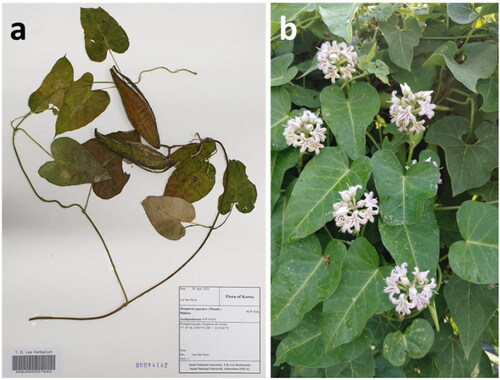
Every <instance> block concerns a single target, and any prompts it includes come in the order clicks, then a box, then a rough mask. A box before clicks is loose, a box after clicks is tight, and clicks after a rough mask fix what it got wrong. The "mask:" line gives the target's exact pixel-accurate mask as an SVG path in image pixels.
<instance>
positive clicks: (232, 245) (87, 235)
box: [2, 4, 266, 377]
mask: <svg viewBox="0 0 500 380" xmlns="http://www.w3.org/2000/svg"><path fill="white" fill-rule="evenodd" d="M84 6H88V5H84ZM90 6H92V7H97V6H98V5H97V4H94V5H90ZM79 8H80V6H79V5H77V4H50V5H49V4H21V5H17V4H6V5H4V8H3V18H4V19H3V24H4V27H5V28H6V30H7V29H8V28H9V26H10V25H12V24H13V23H15V22H22V23H23V24H24V25H25V26H26V40H24V41H14V40H12V39H11V38H10V32H9V33H4V34H3V49H4V50H3V57H4V58H3V70H4V71H3V132H2V138H3V145H2V146H3V155H2V161H3V348H4V350H7V349H16V348H56V349H59V353H60V355H61V357H60V359H61V361H60V363H61V366H60V368H59V374H58V375H59V376H78V377H95V376H98V377H109V376H113V377H172V376H177V375H178V338H179V332H178V287H179V286H185V285H187V286H190V285H200V286H201V285H203V286H260V287H261V288H262V292H261V305H262V309H261V321H262V322H264V321H265V318H264V316H265V315H266V309H265V302H264V300H265V289H264V286H265V247H266V246H265V224H266V223H265V199H266V194H265V192H266V190H265V173H266V169H265V149H266V147H265V125H266V113H265V109H266V105H265V92H266V89H265V53H266V52H265V5H264V4H251V5H244V4H234V5H233V4H217V5H214V4H186V5H183V4H107V5H105V6H104V9H105V10H106V11H107V12H108V13H109V14H110V15H111V16H112V17H114V18H115V19H116V20H117V21H118V23H119V24H120V25H121V26H122V27H123V28H124V30H125V31H126V32H127V35H128V37H129V40H130V47H129V49H128V51H127V52H125V53H124V54H116V53H115V57H116V59H117V61H118V64H119V66H120V69H121V71H122V72H123V73H124V74H126V75H127V76H129V77H130V78H131V79H132V80H134V81H135V80H137V77H138V74H139V72H140V71H141V70H145V69H149V68H153V67H156V66H167V67H169V68H170V69H179V68H188V69H190V70H193V71H196V72H198V75H197V76H193V75H190V74H189V73H185V72H181V73H178V74H170V73H168V72H165V71H161V70H159V71H154V72H151V73H146V74H143V78H142V81H141V83H140V84H139V88H140V89H141V91H142V92H143V93H144V95H145V96H146V98H147V99H148V101H149V103H150V105H151V107H152V109H153V111H154V113H155V115H156V119H157V122H158V128H159V133H160V139H161V142H162V143H163V144H169V145H173V144H185V143H188V142H189V141H190V140H192V139H193V138H194V137H195V133H199V134H200V135H201V136H202V137H212V138H215V139H218V140H220V141H222V142H223V144H224V145H225V147H226V149H227V151H228V154H229V156H230V158H234V159H238V160H240V161H242V162H243V163H244V164H245V165H246V167H247V174H248V176H249V178H250V179H251V181H253V182H254V183H255V185H256V186H257V191H258V198H257V203H256V206H255V209H254V210H253V211H252V212H251V213H250V214H241V213H239V212H238V211H237V210H234V211H233V213H232V215H231V216H230V218H229V220H228V222H227V223H226V224H225V225H224V226H222V228H220V229H218V230H216V231H214V232H213V234H212V236H211V237H210V239H209V240H208V242H207V244H206V246H205V247H204V248H203V250H202V251H201V252H200V253H199V255H198V256H197V257H196V258H195V259H194V260H193V261H192V262H191V263H190V264H189V265H188V266H187V267H186V268H185V269H183V270H182V271H181V272H180V273H179V274H177V275H176V276H175V277H174V278H172V279H171V280H169V281H168V282H167V283H165V284H163V285H162V286H161V287H160V288H157V289H155V290H154V291H152V292H151V293H149V294H148V295H146V296H144V297H143V298H141V299H139V300H137V301H135V302H133V303H132V304H131V305H129V306H128V307H127V308H125V309H124V310H122V311H120V312H118V313H117V314H115V315H113V316H112V317H110V318H107V319H103V320H97V321H85V322H75V321H37V322H36V323H31V322H28V318H30V317H32V316H35V315H53V316H94V315H100V314H103V313H106V312H108V311H111V310H113V309H115V308H116V307H118V306H119V305H121V303H122V302H123V296H122V293H121V291H120V288H119V285H118V283H117V281H116V279H115V276H114V274H113V272H112V268H111V266H110V264H109V262H108V259H107V256H106V253H105V251H104V248H103V246H102V244H101V242H100V241H99V238H98V236H97V235H96V233H95V232H94V231H93V229H92V227H91V226H90V224H89V223H88V221H87V220H86V219H85V217H84V215H82V214H81V213H80V211H79V210H78V209H77V208H72V209H69V210H63V209H62V208H60V207H59V206H57V205H55V204H47V203H43V202H41V201H40V200H38V199H37V198H36V197H35V195H34V194H33V192H32V191H31V189H30V188H29V185H28V183H27V181H26V179H25V178H24V176H23V174H22V172H21V170H20V168H19V166H18V164H17V161H16V160H15V156H14V152H13V150H12V145H11V136H12V130H11V128H10V127H9V123H10V121H11V120H12V119H14V118H15V117H17V116H21V115H24V114H26V113H27V112H28V106H27V104H28V103H27V102H28V98H29V95H30V94H31V93H32V92H33V91H35V90H36V89H37V88H38V87H39V85H40V84H41V82H42V80H43V78H44V77H45V76H46V75H47V74H48V73H49V71H50V69H51V68H52V66H53V65H54V63H55V62H56V61H57V59H59V58H60V57H62V56H64V55H66V57H67V58H68V59H69V60H70V62H71V63H72V65H73V68H74V71H75V80H76V79H78V78H79V77H80V76H81V75H82V74H83V73H85V72H91V73H92V74H93V75H94V80H96V81H111V76H110V74H109V69H110V68H111V66H112V65H113V61H112V60H111V57H110V56H109V54H108V58H107V59H106V61H104V62H102V63H97V62H92V61H91V60H90V59H89V58H88V57H87V55H86V52H85V47H84V39H83V30H82V28H81V26H80V9H79ZM102 87H105V85H95V86H94V89H96V88H102ZM107 91H108V93H109V95H110V97H111V103H110V105H109V106H108V108H107V109H106V111H105V112H104V113H103V114H101V115H100V116H99V117H98V118H96V119H95V120H94V121H93V122H92V123H91V124H89V125H87V126H85V127H83V128H82V129H81V130H79V131H76V132H72V133H71V132H70V133H67V134H64V135H63V136H68V137H71V138H73V139H76V140H77V141H79V142H81V143H83V142H84V141H86V140H88V139H90V138H92V137H93V131H94V129H95V128H97V129H98V130H99V131H100V132H101V133H110V132H114V131H118V130H131V129H132V127H131V125H130V123H129V121H128V119H127V117H126V114H125V111H124V109H123V106H122V104H121V100H120V98H119V95H118V93H117V91H116V89H109V90H107ZM55 120H56V118H55V116H53V115H52V113H51V112H50V111H45V112H44V113H42V114H38V115H33V116H30V117H29V118H28V119H27V120H26V122H25V123H24V124H23V128H25V129H26V130H28V132H29V133H30V134H32V136H33V137H34V138H35V139H37V140H38V141H39V142H41V143H42V144H43V145H44V146H45V147H46V148H49V147H50V143H51V141H52V139H53V137H54V133H55ZM16 139H17V143H18V149H19V153H20V155H21V158H22V160H23V163H24V165H25V167H26V169H27V171H28V174H29V175H30V177H31V179H32V181H33V183H34V185H35V187H36V189H37V190H38V191H39V193H40V194H41V195H42V196H44V197H45V198H47V199H59V200H61V201H62V202H63V203H73V202H78V203H81V204H83V203H84V202H85V198H86V194H87V191H88V185H80V186H72V187H67V188H63V187H57V186H54V185H51V184H50V183H48V182H47V181H45V180H44V179H42V178H41V177H39V175H38V173H37V170H38V168H39V167H40V166H41V165H42V164H43V163H45V162H46V161H49V160H50V158H49V157H48V156H47V155H46V154H45V153H43V152H42V151H41V150H40V149H39V148H38V147H36V146H35V145H34V144H33V143H31V142H30V141H29V140H28V139H27V138H26V137H25V136H24V135H23V134H22V133H19V134H18V135H17V138H16ZM213 163H214V165H215V166H216V169H217V171H218V172H217V184H216V186H215V187H214V189H213V190H212V192H211V194H210V195H209V196H208V197H207V198H205V199H203V200H202V201H199V202H196V203H195V204H194V206H195V208H196V212H197V218H196V219H195V221H196V222H198V223H202V224H207V225H209V224H211V222H212V220H213V217H214V216H215V212H216V207H217V206H216V204H217V198H218V196H219V194H220V193H221V192H222V185H221V182H222V174H223V170H224V168H225V165H224V161H223V159H222V154H219V155H217V158H214V161H213ZM128 170H129V171H130V173H131V177H130V179H129V182H128V183H127V185H126V186H125V188H124V190H123V191H122V193H121V194H119V195H118V196H116V197H115V198H113V199H111V200H106V201H104V200H101V199H100V198H97V197H96V196H95V195H92V196H91V199H90V204H89V207H88V213H89V214H90V216H91V217H92V218H93V220H94V221H95V223H96V224H97V226H98V227H99V229H100V230H101V232H102V233H103V236H104V238H105V240H106V242H107V244H108V247H109V249H110V251H111V253H112V255H113V259H114V261H115V264H116V267H117V269H118V271H119V274H120V276H121V279H122V282H123V284H124V286H125V289H126V291H127V293H128V295H129V298H132V297H134V296H135V295H137V294H139V293H140V292H142V291H143V290H145V289H146V288H148V287H150V286H151V285H152V284H154V283H156V282H158V281H159V280H161V279H162V278H164V277H165V276H166V275H167V274H169V273H171V272H172V271H174V270H175V269H176V268H177V267H178V266H179V265H181V264H182V263H183V262H184V261H185V260H186V259H187V258H188V257H189V256H190V255H191V254H192V253H193V251H194V249H196V247H197V246H198V245H199V243H200V242H201V240H202V239H203V237H204V236H205V234H206V232H207V230H206V229H203V228H188V229H187V233H186V236H185V237H184V238H183V239H182V240H180V241H178V242H171V241H168V240H166V239H164V238H163V237H161V236H160V235H159V234H157V233H156V231H155V230H154V228H153V227H152V226H151V224H150V223H149V221H148V219H147V217H146V215H145V213H144V211H143V209H142V206H141V201H142V200H143V199H144V198H145V197H146V196H148V195H162V194H163V190H164V186H165V183H166V180H167V178H168V175H169V174H154V173H148V172H145V171H143V170H142V169H140V168H137V167H130V169H128ZM168 173H171V171H169V172H168ZM220 220H221V221H222V220H224V218H221V219H220ZM261 337H262V339H261V342H265V340H264V339H263V337H264V328H262V331H261ZM264 347H265V344H263V343H262V344H261V360H262V363H261V369H262V374H263V373H264V368H266V363H265V360H264V359H265V355H264V350H263V348H264ZM4 358H5V357H4ZM165 361H166V362H168V363H169V368H168V369H167V370H163V369H136V368H135V363H136V362H165ZM6 365H7V363H4V368H5V367H6ZM232 376H234V375H232Z"/></svg>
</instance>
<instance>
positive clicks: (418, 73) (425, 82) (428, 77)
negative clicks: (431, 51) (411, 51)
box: [392, 58, 436, 92]
mask: <svg viewBox="0 0 500 380" xmlns="http://www.w3.org/2000/svg"><path fill="white" fill-rule="evenodd" d="M423 62H424V59H423V58H417V59H415V60H414V61H413V63H412V65H411V71H407V70H404V69H399V70H398V71H397V72H395V73H393V74H392V77H393V78H394V79H395V80H396V81H398V83H406V84H407V85H408V86H410V87H411V90H412V91H413V92H418V91H428V90H430V89H431V88H432V85H433V84H434V81H435V80H436V68H435V67H423V66H422V65H423Z"/></svg>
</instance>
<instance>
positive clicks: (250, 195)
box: [219, 160, 257, 215]
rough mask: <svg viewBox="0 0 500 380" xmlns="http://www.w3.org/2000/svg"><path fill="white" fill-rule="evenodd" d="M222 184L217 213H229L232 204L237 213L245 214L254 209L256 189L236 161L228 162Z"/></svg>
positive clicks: (240, 164)
mask: <svg viewBox="0 0 500 380" xmlns="http://www.w3.org/2000/svg"><path fill="white" fill-rule="evenodd" d="M223 183H224V193H222V195H221V196H220V197H219V212H220V213H221V214H222V215H225V214H227V213H228V212H229V211H231V208H232V207H233V205H234V204H235V205H236V208H237V209H238V211H239V212H242V213H245V214H246V213H248V212H250V211H252V210H253V209H254V207H255V201H256V200H257V189H256V187H255V185H254V184H253V183H252V182H251V181H250V180H249V179H248V176H247V174H246V167H245V165H243V163H241V162H240V161H238V160H229V162H228V165H227V168H226V171H225V172H224V179H223Z"/></svg>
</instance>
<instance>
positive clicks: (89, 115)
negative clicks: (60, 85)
mask: <svg viewBox="0 0 500 380" xmlns="http://www.w3.org/2000/svg"><path fill="white" fill-rule="evenodd" d="M93 82H94V77H93V76H92V74H90V73H85V74H83V75H82V77H81V78H80V79H78V80H77V81H76V82H73V84H72V85H71V87H70V88H68V89H67V90H66V92H65V95H64V101H63V105H62V107H61V112H60V113H59V116H58V117H57V122H56V136H57V135H60V134H61V133H64V132H68V131H73V130H75V129H78V128H81V127H83V126H85V125H87V124H88V123H90V122H91V121H92V120H94V119H95V118H96V117H97V116H99V115H100V114H101V113H102V112H104V110H105V109H106V107H107V106H108V104H109V95H108V93H107V92H106V91H103V90H95V91H92V83H93Z"/></svg>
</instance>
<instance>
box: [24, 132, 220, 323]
mask: <svg viewBox="0 0 500 380" xmlns="http://www.w3.org/2000/svg"><path fill="white" fill-rule="evenodd" d="M213 141H214V142H215V143H216V144H219V145H220V147H221V148H222V151H223V153H224V158H225V160H226V165H228V164H229V158H228V156H227V152H226V149H225V147H224V145H222V143H221V142H220V141H217V140H213ZM228 177H229V176H225V181H224V188H227V183H228ZM219 216H220V212H219V211H217V214H216V216H215V218H214V221H213V222H212V225H211V227H210V228H209V230H208V232H207V234H206V235H205V238H204V239H203V241H202V242H201V244H200V245H199V246H198V248H197V249H196V250H195V251H194V253H193V254H192V255H191V256H190V257H189V258H188V259H187V260H186V261H185V262H184V263H183V264H182V265H181V266H179V267H178V268H177V269H176V270H175V271H173V272H172V273H170V274H169V275H168V276H167V277H165V278H164V279H163V280H161V281H160V282H157V283H156V284H154V285H153V286H151V287H149V288H148V289H146V290H145V291H143V292H142V293H140V294H138V295H137V296H135V297H134V298H132V299H130V300H128V301H126V302H124V303H123V304H121V305H120V306H119V307H117V308H116V309H114V310H112V311H110V312H108V313H106V314H101V315H97V316H94V317H52V316H38V317H32V318H30V319H29V320H30V321H36V320H39V319H58V320H61V319H62V320H70V321H91V320H96V319H103V318H107V317H109V316H111V315H113V314H115V313H117V312H119V311H120V310H122V309H123V308H125V307H126V306H127V305H129V304H131V303H132V302H134V301H136V300H138V299H139V298H141V297H142V296H144V295H146V294H147V293H149V292H150V291H152V290H154V289H156V288H157V287H159V286H160V285H162V284H163V283H165V282H167V281H168V280H170V279H171V278H172V277H174V276H175V275H176V274H177V273H179V272H180V271H181V270H182V269H183V268H184V267H185V266H186V265H188V264H189V262H190V261H191V260H193V259H194V258H195V257H196V255H197V254H198V253H199V252H200V251H201V249H202V248H203V247H204V245H205V244H206V242H207V240H208V238H209V237H210V235H211V234H212V232H213V231H214V227H215V225H216V224H217V220H218V219H219Z"/></svg>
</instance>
